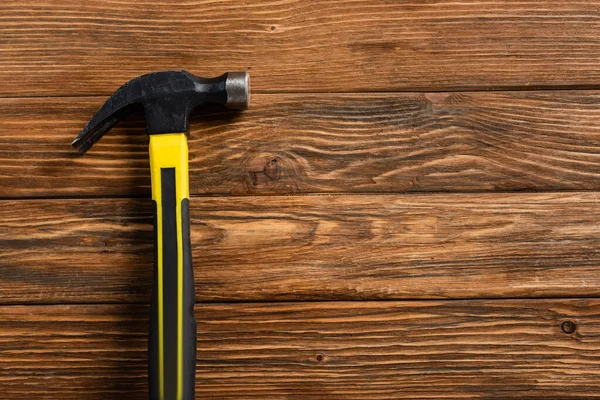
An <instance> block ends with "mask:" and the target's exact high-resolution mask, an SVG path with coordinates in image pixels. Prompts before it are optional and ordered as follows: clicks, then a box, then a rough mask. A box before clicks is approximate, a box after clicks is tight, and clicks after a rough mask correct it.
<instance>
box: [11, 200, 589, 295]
mask: <svg viewBox="0 0 600 400" xmlns="http://www.w3.org/2000/svg"><path fill="white" fill-rule="evenodd" d="M598 199H599V197H598V194H597V193H562V194H483V195H479V194H477V195H476V194H469V195H448V194H440V195H398V196H382V195H378V196H349V195H348V196H292V197H283V196H277V197H228V198H218V197H214V198H213V197H211V198H192V200H191V217H192V253H193V261H194V267H195V274H196V275H195V278H196V294H197V299H198V300H200V301H205V302H214V301H246V300H253V301H254V300H260V301H274V300H314V299H320V300H342V299H348V300H362V299H365V300H366V299H401V298H477V297H540V296H541V297H547V296H558V297H578V296H598V295H600V278H599V276H600V275H599V274H598V273H597V271H598V268H599V265H600V253H599V251H598V249H600V236H599V235H598V226H599V224H600V210H599V208H598V206H597V204H598ZM152 238H153V236H152V222H151V204H150V201H148V200H128V199H123V200H121V199H89V200H36V201H3V202H1V203H0V241H1V242H2V243H3V246H2V248H1V249H0V294H1V295H0V302H4V303H11V304H14V303H56V302H68V303H73V302H75V303H77V302H94V303H102V302H143V303H147V302H148V301H149V293H150V287H151V279H152V276H151V274H152V272H151V271H152V254H153V252H152Z"/></svg>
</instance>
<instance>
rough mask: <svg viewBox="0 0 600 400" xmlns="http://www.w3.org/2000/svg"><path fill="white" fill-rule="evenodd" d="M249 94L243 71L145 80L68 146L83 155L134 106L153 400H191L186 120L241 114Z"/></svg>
mask: <svg viewBox="0 0 600 400" xmlns="http://www.w3.org/2000/svg"><path fill="white" fill-rule="evenodd" d="M249 90H250V84H249V76H248V74H247V73H246V72H228V73H226V74H224V75H222V76H220V77H218V78H211V79H206V78H199V77H197V76H194V75H192V74H190V73H189V72H186V71H166V72H157V73H152V74H148V75H143V76H140V77H138V78H135V79H132V80H131V81H129V82H127V83H126V84H125V85H123V86H121V88H119V89H118V90H117V91H116V92H115V93H113V95H112V96H111V97H110V98H109V99H108V100H107V101H106V103H104V105H103V106H102V107H100V109H99V110H98V111H97V112H96V114H95V115H94V116H93V117H92V119H91V120H90V122H88V124H87V125H86V126H85V128H83V130H82V131H81V132H80V133H79V135H78V136H77V138H76V139H75V140H74V141H73V143H72V145H73V147H75V148H76V149H78V150H79V151H80V152H81V153H84V152H86V151H87V150H88V149H89V148H90V147H92V145H93V144H94V143H96V142H97V141H98V140H99V139H100V138H101V137H102V136H103V135H104V134H105V133H106V132H108V131H109V130H110V129H111V128H112V127H113V126H114V125H115V124H116V123H117V122H118V121H119V120H120V119H121V118H123V117H124V116H126V115H127V114H129V113H131V112H132V111H133V109H134V107H135V106H138V105H142V107H143V108H144V114H145V116H146V130H147V132H148V134H149V135H150V176H151V181H152V200H153V204H154V281H153V287H152V304H151V310H150V331H149V339H148V382H149V392H150V399H151V400H193V399H194V385H195V383H194V382H195V375H196V372H195V370H196V330H197V328H196V321H195V319H194V304H195V297H194V296H195V294H194V277H193V270H192V257H191V248H190V216H189V179H188V147H187V134H188V132H189V117H190V114H191V113H192V112H193V111H194V110H195V109H197V108H199V107H202V106H204V105H208V104H221V105H224V106H226V107H228V108H231V109H236V110H243V109H246V108H248V104H249V100H250V92H249Z"/></svg>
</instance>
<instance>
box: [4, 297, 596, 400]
mask: <svg viewBox="0 0 600 400" xmlns="http://www.w3.org/2000/svg"><path fill="white" fill-rule="evenodd" d="M147 312H148V311H147V309H146V308H145V307H140V306H132V305H125V304H120V305H112V306H111V305H97V306H64V305H60V306H9V307H2V308H0V348H2V352H0V387H2V392H3V393H2V396H3V398H4V399H7V400H12V399H22V398H34V397H35V398H36V399H57V398H60V399H81V398H86V399H89V400H93V399H103V400H104V399H107V398H114V397H118V398H119V399H143V398H147V394H146V331H147V327H146V325H147V319H146V315H147ZM196 317H197V319H198V332H199V334H198V354H197V383H196V391H197V394H196V398H197V399H216V398H219V399H306V398H309V397H313V398H319V399H326V398H327V399H333V398H335V399H365V400H366V399H369V400H384V399H415V398H424V399H440V398H461V399H464V398H502V399H508V398H511V399H541V398H569V399H584V398H590V399H591V398H597V394H598V392H599V391H600V368H599V367H598V365H600V301H598V300H543V301H531V300H530V301H527V300H525V301H523V300H518V301H430V302H349V303H337V302H334V303H296V304H289V303H288V304H285V303H279V304H273V303H270V304H269V303H267V304H229V305H219V304H215V305H199V306H198V307H197V308H196ZM567 321H570V322H573V323H574V324H575V331H574V333H571V334H566V333H564V332H563V331H562V329H561V326H562V325H563V324H564V323H565V322H567Z"/></svg>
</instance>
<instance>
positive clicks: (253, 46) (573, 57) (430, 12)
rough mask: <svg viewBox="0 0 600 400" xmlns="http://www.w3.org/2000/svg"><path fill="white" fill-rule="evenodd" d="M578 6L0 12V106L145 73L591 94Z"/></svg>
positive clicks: (520, 3) (40, 3)
mask: <svg viewBox="0 0 600 400" xmlns="http://www.w3.org/2000/svg"><path fill="white" fill-rule="evenodd" d="M599 16H600V11H599V10H598V7H597V4H596V2H595V1H589V0H579V1H573V0H551V1H543V2H542V1H539V0H506V1H494V2H490V1H469V2H455V1H450V0H443V1H425V2H424V1H415V0H403V1H389V0H370V1H365V0H362V1H360V0H359V1H357V0H338V1H334V2H332V1H306V0H294V1H278V0H258V1H252V2H246V3H241V2H239V1H235V0H227V1H218V2H215V1H194V2H189V1H168V2H144V3H142V4H140V3H139V2H138V1H132V0H127V1H118V2H115V1H111V0H90V1H86V2H81V1H79V0H67V1H61V2H55V1H49V0H5V1H3V2H1V3H0V22H1V23H0V38H2V40H1V41H0V53H1V54H2V58H1V59H0V63H1V64H0V66H1V68H0V81H1V82H2V85H1V86H0V96H40V95H44V96H47V95H50V96H57V95H71V94H78V95H82V94H83V95H88V94H100V93H102V94H108V93H111V92H113V91H114V90H115V88H116V87H118V86H120V85H121V84H122V83H124V82H125V81H127V80H129V79H130V78H132V77H134V76H137V75H140V74H142V73H146V72H149V71H155V70H165V69H181V68H183V69H189V70H190V71H193V72H195V73H197V74H204V75H213V76H214V75H218V74H221V73H223V72H225V70H242V71H245V70H250V71H251V72H252V75H253V80H254V88H255V90H256V91H258V92H290V91H295V92H297V91H308V92H315V91H393V90H431V89H432V88H435V89H446V90H448V89H465V88H506V87H540V86H565V85H566V86H586V85H592V86H596V87H597V85H598V82H599V81H600V70H599V69H598V68H597V66H598V64H599V63H600V39H599V38H598V30H599V29H600V18H599Z"/></svg>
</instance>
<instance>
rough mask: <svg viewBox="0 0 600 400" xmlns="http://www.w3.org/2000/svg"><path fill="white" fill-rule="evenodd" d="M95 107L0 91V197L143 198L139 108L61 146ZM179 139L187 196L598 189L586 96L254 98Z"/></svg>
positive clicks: (599, 101)
mask: <svg viewBox="0 0 600 400" xmlns="http://www.w3.org/2000/svg"><path fill="white" fill-rule="evenodd" d="M599 65H600V64H599ZM104 101H105V97H94V98H72V97H69V98H58V99H57V98H51V99H46V98H42V99H38V98H33V99H31V98H27V99H0V144H2V148H1V149H0V162H1V164H2V166H3V168H2V172H1V173H0V198H11V197H55V196H63V197H64V196H86V197H90V196H146V197H148V196H149V187H150V178H149V167H148V146H147V142H148V139H147V137H146V135H145V134H144V133H143V129H144V123H143V121H142V119H141V118H142V116H141V114H139V115H137V116H134V117H132V118H129V119H128V120H127V121H124V122H123V123H122V124H121V125H120V126H119V127H118V128H115V129H114V130H113V131H111V132H110V134H109V135H107V136H105V137H104V138H103V139H102V140H101V141H100V142H99V143H97V144H96V145H95V146H94V148H93V150H92V151H90V152H88V153H87V154H86V155H85V156H83V157H82V156H79V155H78V154H77V153H76V152H74V151H73V150H72V148H71V147H70V146H69V143H70V142H71V141H72V140H73V138H74V137H75V136H76V135H77V133H78V132H79V130H80V129H81V127H82V126H84V125H85V123H86V122H87V119H89V118H90V115H92V114H93V113H94V111H95V110H96V109H97V108H98V107H100V105H102V103H103V102H104ZM190 138H191V139H190V160H191V161H190V169H191V192H192V193H193V194H222V195H228V194H236V195H237V194H293V193H346V192H355V193H356V192H405V191H463V192H464V191H470V192H472V191H492V190H502V191H515V190H573V189H575V190H581V189H585V190H598V189H600V156H599V154H600V92H598V91H537V92H501V93H407V94H398V93H394V94H369V95H364V94H347V95H328V94H313V95H305V94H294V95H257V96H254V98H253V103H252V108H251V109H250V110H248V111H247V112H244V113H243V114H239V115H238V114H234V113H231V112H222V111H221V112H219V111H218V110H212V111H211V112H209V113H208V114H207V115H203V116H198V117H197V118H195V119H194V123H193V124H192V132H191V136H190ZM23 176H26V177H27V179H23Z"/></svg>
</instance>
